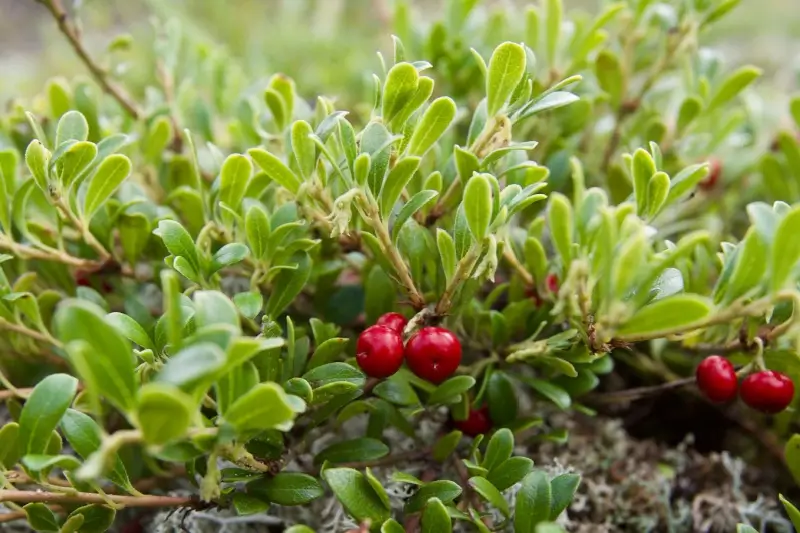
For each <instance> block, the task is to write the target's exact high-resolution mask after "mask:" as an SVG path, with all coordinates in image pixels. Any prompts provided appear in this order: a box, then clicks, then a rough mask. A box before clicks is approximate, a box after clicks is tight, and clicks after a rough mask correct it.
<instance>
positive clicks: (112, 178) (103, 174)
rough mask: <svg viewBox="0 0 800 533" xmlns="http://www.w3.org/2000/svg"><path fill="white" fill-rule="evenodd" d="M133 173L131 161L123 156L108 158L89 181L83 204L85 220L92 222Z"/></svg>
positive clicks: (114, 155) (115, 155) (116, 155)
mask: <svg viewBox="0 0 800 533" xmlns="http://www.w3.org/2000/svg"><path fill="white" fill-rule="evenodd" d="M130 173H131V160H130V159H128V158H127V157H126V156H124V155H121V154H113V155H110V156H108V157H106V158H105V159H104V160H103V162H102V163H100V165H99V166H98V167H97V170H96V171H95V173H94V176H92V178H91V180H90V181H89V186H88V188H87V190H86V198H85V199H84V202H83V218H84V219H85V220H91V219H92V217H93V216H94V215H95V213H97V211H98V210H99V209H100V207H101V206H102V205H104V204H105V203H106V201H107V200H108V199H109V198H110V197H111V195H112V194H114V193H115V192H116V190H117V189H118V188H119V186H120V185H122V182H123V181H125V178H127V177H128V176H129V175H130Z"/></svg>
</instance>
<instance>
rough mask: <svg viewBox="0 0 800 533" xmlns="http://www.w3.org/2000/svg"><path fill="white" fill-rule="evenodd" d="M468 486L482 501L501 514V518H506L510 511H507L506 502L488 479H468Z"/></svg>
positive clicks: (476, 477) (477, 477)
mask: <svg viewBox="0 0 800 533" xmlns="http://www.w3.org/2000/svg"><path fill="white" fill-rule="evenodd" d="M469 485H470V487H472V488H473V489H474V490H475V492H477V493H478V494H480V495H481V496H482V497H483V499H484V500H486V501H487V502H489V503H490V504H492V507H494V508H496V509H497V510H498V511H500V512H501V513H503V516H505V517H508V516H509V515H510V514H511V511H510V510H509V509H508V502H506V500H505V498H503V495H502V494H500V491H499V490H497V488H496V487H495V486H494V485H492V484H491V483H490V482H489V480H488V479H486V478H484V477H480V476H475V477H472V478H470V480H469Z"/></svg>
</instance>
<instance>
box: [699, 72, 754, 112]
mask: <svg viewBox="0 0 800 533" xmlns="http://www.w3.org/2000/svg"><path fill="white" fill-rule="evenodd" d="M759 76H761V70H760V69H758V68H756V67H751V66H744V67H741V68H739V69H737V70H736V71H735V72H732V73H731V74H729V75H728V77H727V78H725V81H723V82H722V83H721V84H720V85H719V87H718V88H717V90H716V92H715V93H714V95H713V96H712V97H711V101H710V102H709V104H708V111H714V110H715V109H717V108H719V107H721V106H723V105H725V104H726V103H728V102H730V101H731V100H732V99H733V98H735V97H736V96H737V95H738V94H739V93H741V92H742V91H743V90H745V89H746V88H747V86H748V85H750V84H751V83H753V82H754V81H755V80H756V79H757V78H758V77H759Z"/></svg>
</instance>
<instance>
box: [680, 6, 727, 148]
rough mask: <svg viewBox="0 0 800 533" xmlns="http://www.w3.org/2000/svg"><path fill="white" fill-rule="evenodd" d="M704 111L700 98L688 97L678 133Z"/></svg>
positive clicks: (682, 110)
mask: <svg viewBox="0 0 800 533" xmlns="http://www.w3.org/2000/svg"><path fill="white" fill-rule="evenodd" d="M737 1H738V0H737ZM702 110H703V101H702V100H700V98H698V97H697V96H691V95H690V96H687V97H686V99H685V100H684V101H683V102H682V103H681V107H680V109H679V110H678V121H677V124H676V126H677V128H678V133H683V132H684V131H685V130H686V128H688V127H689V125H690V124H691V123H692V122H693V121H694V119H695V118H697V116H698V115H700V112H701V111H702Z"/></svg>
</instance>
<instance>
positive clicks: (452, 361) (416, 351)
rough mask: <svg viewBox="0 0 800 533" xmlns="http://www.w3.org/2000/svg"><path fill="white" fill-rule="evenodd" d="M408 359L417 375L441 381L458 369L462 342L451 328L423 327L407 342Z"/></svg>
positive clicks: (437, 381)
mask: <svg viewBox="0 0 800 533" xmlns="http://www.w3.org/2000/svg"><path fill="white" fill-rule="evenodd" d="M406 361H407V362H408V366H409V368H411V371H412V372H414V374H416V375H417V376H419V377H421V378H422V379H427V380H428V381H430V382H432V383H441V382H442V381H444V380H446V379H447V378H449V377H450V376H452V375H453V373H454V372H455V371H456V369H458V365H459V364H460V363H461V343H460V342H459V340H458V338H457V337H456V336H455V335H453V332H452V331H450V330H447V329H444V328H436V327H427V328H422V329H421V330H419V331H418V332H417V333H416V334H415V335H414V336H413V337H411V339H409V341H408V342H407V343H406Z"/></svg>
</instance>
